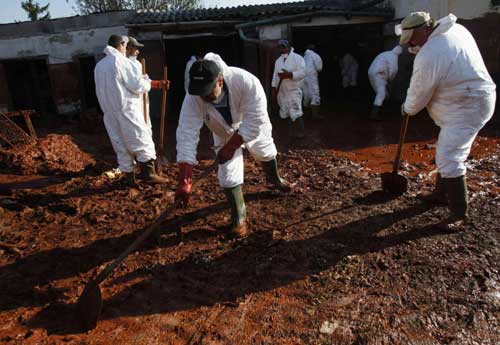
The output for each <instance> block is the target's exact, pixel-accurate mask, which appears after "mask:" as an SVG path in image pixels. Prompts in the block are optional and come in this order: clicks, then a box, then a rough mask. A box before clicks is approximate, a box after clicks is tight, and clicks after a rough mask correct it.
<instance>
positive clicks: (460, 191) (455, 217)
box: [442, 176, 469, 230]
mask: <svg viewBox="0 0 500 345" xmlns="http://www.w3.org/2000/svg"><path fill="white" fill-rule="evenodd" d="M443 181H444V185H445V188H446V196H447V197H448V207H449V209H450V216H449V217H448V219H447V220H445V221H444V223H443V224H442V225H443V226H444V227H445V228H446V229H448V230H460V229H461V228H462V227H463V225H464V224H465V223H466V222H467V221H468V218H469V200H468V196H467V182H466V179H465V176H459V177H454V178H443Z"/></svg>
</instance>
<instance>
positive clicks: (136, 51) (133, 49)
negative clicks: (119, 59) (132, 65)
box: [127, 47, 141, 58]
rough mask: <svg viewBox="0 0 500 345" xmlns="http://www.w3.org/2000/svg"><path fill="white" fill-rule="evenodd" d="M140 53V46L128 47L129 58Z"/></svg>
mask: <svg viewBox="0 0 500 345" xmlns="http://www.w3.org/2000/svg"><path fill="white" fill-rule="evenodd" d="M140 53H141V52H140V51H139V48H137V47H129V48H127V57H128V58H137V56H138V55H139V54H140Z"/></svg>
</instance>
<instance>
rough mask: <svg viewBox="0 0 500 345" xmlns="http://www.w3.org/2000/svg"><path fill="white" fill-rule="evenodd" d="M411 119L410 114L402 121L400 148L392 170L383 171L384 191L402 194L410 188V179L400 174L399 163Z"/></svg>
mask: <svg viewBox="0 0 500 345" xmlns="http://www.w3.org/2000/svg"><path fill="white" fill-rule="evenodd" d="M409 120H410V116H409V115H405V116H404V117H403V120H402V122H401V131H400V132H399V143H398V150H397V153H396V159H395V160H394V164H393V166H392V172H390V173H388V172H386V173H383V174H382V176H381V178H382V190H383V191H384V192H389V193H391V194H395V195H401V194H403V193H404V192H406V191H407V189H408V180H407V179H406V177H404V176H402V175H399V174H398V170H399V164H400V162H401V152H402V151H403V143H404V141H405V137H406V129H407V128H408V121H409Z"/></svg>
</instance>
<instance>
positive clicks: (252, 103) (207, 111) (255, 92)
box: [176, 53, 277, 188]
mask: <svg viewBox="0 0 500 345" xmlns="http://www.w3.org/2000/svg"><path fill="white" fill-rule="evenodd" d="M204 59H207V60H212V61H214V62H215V63H217V64H218V65H219V67H220V68H221V69H222V75H223V78H224V84H225V86H226V89H227V90H228V92H229V108H230V112H231V118H232V124H231V125H229V124H228V123H227V122H226V120H225V119H224V118H223V116H222V115H221V113H220V112H219V111H218V110H217V109H216V108H215V107H214V106H213V104H212V103H208V102H205V101H204V100H203V99H202V98H201V97H199V96H193V95H190V94H187V95H186V97H185V98H184V102H183V104H182V108H181V114H180V118H179V125H178V127H177V134H176V136H177V162H187V163H190V164H196V163H197V161H196V148H197V146H198V142H199V134H200V128H201V127H202V126H203V123H205V124H206V125H207V127H208V128H209V129H210V130H211V131H212V134H213V138H214V144H215V148H216V150H219V149H220V148H222V146H224V144H226V142H227V141H228V140H229V139H230V138H231V136H232V135H233V133H235V131H236V130H238V133H239V135H241V137H242V138H243V141H244V145H243V146H244V147H245V148H247V149H248V151H249V152H250V154H252V156H253V157H254V158H255V159H256V160H258V161H261V162H267V161H271V160H273V159H275V158H276V155H277V150H276V146H275V145H274V141H273V138H272V126H271V121H270V120H269V115H268V113H267V100H266V94H265V92H264V89H263V87H262V85H261V83H260V81H259V79H257V77H255V76H254V75H252V74H251V73H249V72H247V71H245V70H243V69H240V68H237V67H228V66H227V65H226V63H225V62H224V61H223V60H222V59H221V57H220V56H219V55H217V54H214V53H208V54H207V55H205V57H204ZM243 168H244V165H243V150H242V148H239V149H237V150H236V151H235V153H234V156H233V158H232V159H230V160H229V161H227V162H226V163H225V164H220V165H219V171H218V174H217V176H218V179H219V183H220V185H221V187H223V188H233V187H235V186H238V185H241V184H242V183H243Z"/></svg>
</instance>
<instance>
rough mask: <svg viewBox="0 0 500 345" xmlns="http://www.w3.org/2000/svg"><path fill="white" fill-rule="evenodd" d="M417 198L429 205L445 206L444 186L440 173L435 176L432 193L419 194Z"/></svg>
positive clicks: (446, 201)
mask: <svg viewBox="0 0 500 345" xmlns="http://www.w3.org/2000/svg"><path fill="white" fill-rule="evenodd" d="M418 198H419V199H421V200H423V201H425V202H428V203H430V204H436V205H446V204H447V203H448V200H447V199H446V188H445V184H444V181H443V178H442V177H441V174H440V173H437V174H436V186H435V187H434V190H433V191H432V192H423V193H420V194H419V195H418Z"/></svg>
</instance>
